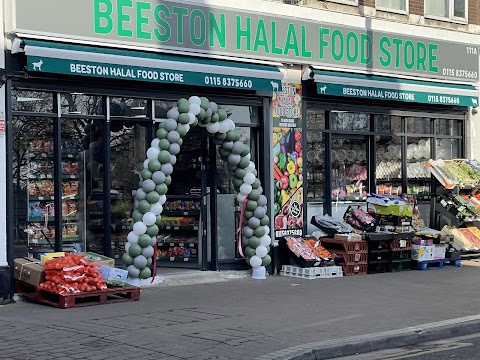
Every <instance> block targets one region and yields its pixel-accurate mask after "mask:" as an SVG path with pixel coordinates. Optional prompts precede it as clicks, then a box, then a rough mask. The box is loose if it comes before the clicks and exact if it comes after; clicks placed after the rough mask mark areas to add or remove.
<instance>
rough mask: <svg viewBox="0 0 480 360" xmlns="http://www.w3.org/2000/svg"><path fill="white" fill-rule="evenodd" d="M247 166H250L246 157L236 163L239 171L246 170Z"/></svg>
mask: <svg viewBox="0 0 480 360" xmlns="http://www.w3.org/2000/svg"><path fill="white" fill-rule="evenodd" d="M249 164H250V160H248V158H247V157H246V156H244V157H242V158H241V159H240V162H239V163H238V165H237V166H238V167H239V168H240V169H246V168H247V166H248V165H249Z"/></svg>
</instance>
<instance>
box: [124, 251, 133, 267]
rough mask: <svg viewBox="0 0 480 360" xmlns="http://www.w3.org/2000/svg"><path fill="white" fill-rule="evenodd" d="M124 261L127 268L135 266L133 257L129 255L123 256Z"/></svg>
mask: <svg viewBox="0 0 480 360" xmlns="http://www.w3.org/2000/svg"><path fill="white" fill-rule="evenodd" d="M122 261H123V264H124V265H125V266H129V265H132V264H133V257H131V256H130V254H129V253H125V254H123V255H122Z"/></svg>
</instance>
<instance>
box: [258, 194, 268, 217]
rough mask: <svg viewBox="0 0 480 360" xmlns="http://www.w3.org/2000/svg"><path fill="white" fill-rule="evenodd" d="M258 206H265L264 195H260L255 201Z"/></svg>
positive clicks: (265, 198) (265, 199)
mask: <svg viewBox="0 0 480 360" xmlns="http://www.w3.org/2000/svg"><path fill="white" fill-rule="evenodd" d="M257 204H258V206H265V205H267V197H266V196H265V195H260V198H259V199H258V201H257ZM262 217H263V216H261V217H260V216H259V218H262Z"/></svg>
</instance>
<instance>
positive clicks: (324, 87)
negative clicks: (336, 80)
mask: <svg viewBox="0 0 480 360" xmlns="http://www.w3.org/2000/svg"><path fill="white" fill-rule="evenodd" d="M326 92H327V85H323V86H322V87H321V88H320V94H325V93H326Z"/></svg>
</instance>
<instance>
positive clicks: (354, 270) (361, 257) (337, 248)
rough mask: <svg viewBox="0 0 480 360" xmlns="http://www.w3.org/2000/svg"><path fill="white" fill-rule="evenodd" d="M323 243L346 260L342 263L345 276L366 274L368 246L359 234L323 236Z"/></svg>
mask: <svg viewBox="0 0 480 360" xmlns="http://www.w3.org/2000/svg"><path fill="white" fill-rule="evenodd" d="M321 241H322V245H323V246H324V247H325V248H326V249H328V250H329V251H330V252H331V253H332V254H335V255H337V256H339V257H341V258H343V259H344V260H345V261H344V262H343V263H342V264H341V265H342V268H343V275H344V276H351V275H366V274H367V260H368V246H367V242H366V241H363V240H362V237H361V235H358V234H336V235H335V237H334V238H333V239H330V238H322V239H321Z"/></svg>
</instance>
